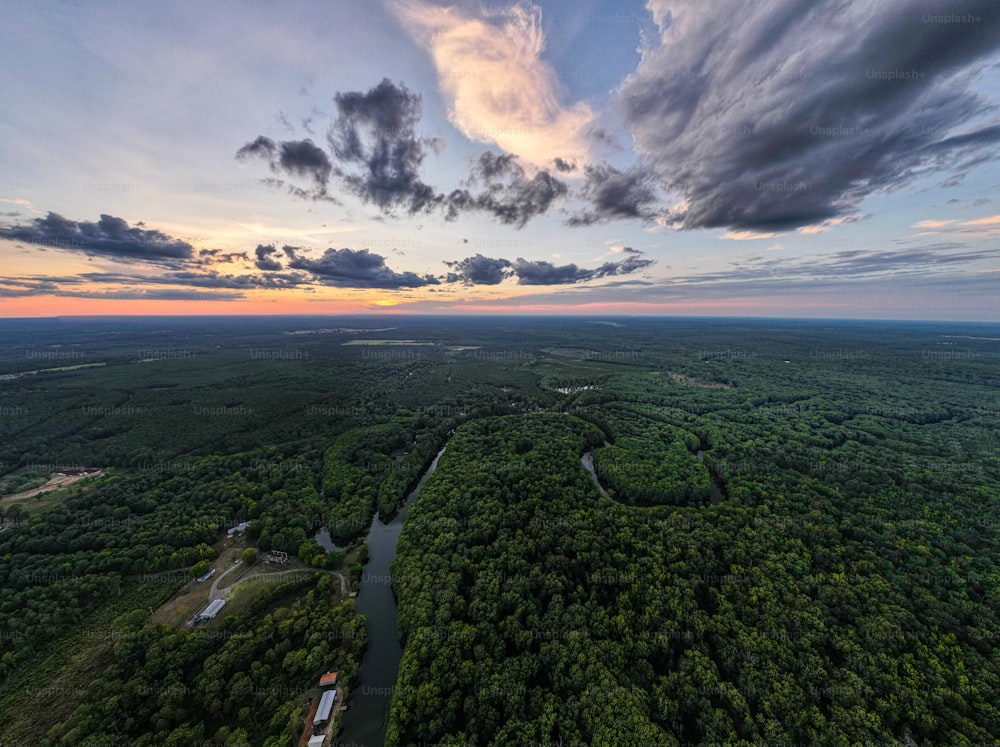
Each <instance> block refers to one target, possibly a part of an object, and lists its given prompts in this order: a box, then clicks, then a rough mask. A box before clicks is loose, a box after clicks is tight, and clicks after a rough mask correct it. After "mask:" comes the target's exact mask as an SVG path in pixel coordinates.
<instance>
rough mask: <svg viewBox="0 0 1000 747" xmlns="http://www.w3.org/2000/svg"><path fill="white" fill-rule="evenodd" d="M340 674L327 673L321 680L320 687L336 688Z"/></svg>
mask: <svg viewBox="0 0 1000 747" xmlns="http://www.w3.org/2000/svg"><path fill="white" fill-rule="evenodd" d="M337 675H338V672H327V673H326V674H324V675H323V676H322V677H320V678H319V686H320V687H336V686H337Z"/></svg>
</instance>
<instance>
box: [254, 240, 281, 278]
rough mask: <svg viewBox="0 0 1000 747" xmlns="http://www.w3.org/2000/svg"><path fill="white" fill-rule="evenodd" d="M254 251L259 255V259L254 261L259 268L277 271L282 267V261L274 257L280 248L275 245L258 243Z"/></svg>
mask: <svg viewBox="0 0 1000 747" xmlns="http://www.w3.org/2000/svg"><path fill="white" fill-rule="evenodd" d="M254 253H255V254H256V255H257V260H256V261H255V262H254V265H255V266H256V267H257V269H258V270H266V271H269V272H276V271H278V270H280V269H282V267H281V262H279V261H278V260H276V259H274V258H273V257H272V255H274V254H277V253H278V249H277V248H276V247H275V246H274V245H272V244H258V245H257V248H256V249H255V250H254Z"/></svg>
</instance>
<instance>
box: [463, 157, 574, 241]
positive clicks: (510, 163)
mask: <svg viewBox="0 0 1000 747" xmlns="http://www.w3.org/2000/svg"><path fill="white" fill-rule="evenodd" d="M467 184H468V185H482V186H483V188H484V190H485V191H483V192H481V193H479V194H476V195H473V194H472V193H470V192H469V191H468V190H467V189H461V190H455V191H454V192H452V193H451V194H450V195H448V197H447V198H446V200H445V202H446V205H447V214H446V216H445V217H446V220H454V219H455V218H456V217H457V216H458V214H459V213H460V212H463V211H468V210H480V211H485V212H488V213H491V214H492V215H493V217H495V218H496V219H497V220H498V221H499V222H500V223H503V224H506V225H513V226H516V227H518V228H523V227H524V225H525V224H526V223H527V222H528V221H529V220H531V219H532V218H533V217H535V216H537V215H543V214H545V213H546V212H547V211H548V209H549V208H550V207H551V206H552V203H553V202H555V201H556V200H558V199H560V198H562V197H564V196H565V195H566V194H567V192H568V191H569V189H568V188H567V186H566V185H565V184H564V183H563V182H561V181H559V180H558V179H556V178H555V177H553V176H552V175H551V174H550V173H549V172H547V171H539V172H538V173H536V174H535V175H534V176H533V177H531V178H530V179H529V178H528V177H527V175H526V174H525V172H524V169H523V168H521V166H520V165H519V164H518V163H517V161H516V160H515V158H514V156H512V155H511V154H509V153H508V154H504V155H497V154H494V153H490V152H489V151H487V152H485V153H483V154H481V155H480V156H479V158H478V159H476V161H475V162H474V163H473V166H472V169H471V172H470V176H469V180H468V182H467Z"/></svg>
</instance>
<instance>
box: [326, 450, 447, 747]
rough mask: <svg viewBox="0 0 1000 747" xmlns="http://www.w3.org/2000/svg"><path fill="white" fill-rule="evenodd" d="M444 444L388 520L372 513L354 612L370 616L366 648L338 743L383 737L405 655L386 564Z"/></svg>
mask: <svg viewBox="0 0 1000 747" xmlns="http://www.w3.org/2000/svg"><path fill="white" fill-rule="evenodd" d="M445 448H447V447H444V448H442V449H441V451H439V452H438V453H437V456H435V457H434V461H433V462H431V465H430V467H428V468H427V471H426V472H424V474H423V477H421V478H420V482H418V483H417V487H415V488H414V489H413V492H411V493H410V495H409V496H408V497H407V499H406V502H405V503H404V504H403V508H402V509H401V510H400V512H399V513H398V514H396V516H395V517H394V518H393V519H392V520H391V521H390V522H389V523H388V524H384V523H382V520H381V519H380V518H379V517H378V515H377V514H376V516H375V518H374V519H372V526H371V529H369V530H368V537H367V543H368V562H367V563H366V564H365V567H364V571H363V572H362V574H361V586H360V589H359V590H358V596H357V599H355V600H354V609H355V611H356V612H358V613H360V614H362V615H364V616H365V617H367V618H368V647H367V649H366V650H365V655H364V658H363V659H362V660H361V669H360V670H359V672H358V674H359V678H358V686H357V687H356V688H355V690H354V692H353V693H352V694H351V699H350V708H349V709H348V710H347V712H346V713H344V715H343V721H342V725H343V734H342V736H341V737H340V738H339V739H338V740H337V743H338V744H342V745H363V746H364V747H382V745H383V744H384V742H385V728H386V725H387V724H388V721H389V705H390V703H391V702H392V692H393V690H394V688H395V686H396V678H397V677H398V676H399V662H400V661H401V660H402V658H403V648H402V646H400V644H399V616H398V613H397V611H396V600H395V599H393V596H392V586H391V585H390V574H389V567H390V565H391V564H392V561H393V559H394V558H395V557H396V542H397V540H399V533H400V531H402V529H403V522H404V521H406V514H407V513H408V512H409V507H410V504H411V503H413V500H414V499H415V498H416V497H417V496H418V495H419V494H420V490H421V489H422V488H423V487H424V483H425V482H427V478H428V477H430V476H431V475H432V474H434V470H436V469H437V465H438V460H439V459H440V458H441V455H442V454H443V453H444V450H445Z"/></svg>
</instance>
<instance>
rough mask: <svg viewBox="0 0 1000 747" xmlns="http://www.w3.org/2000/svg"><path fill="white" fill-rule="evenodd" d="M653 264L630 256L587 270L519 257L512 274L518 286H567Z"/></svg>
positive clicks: (625, 272)
mask: <svg viewBox="0 0 1000 747" xmlns="http://www.w3.org/2000/svg"><path fill="white" fill-rule="evenodd" d="M655 262H656V260H652V259H640V258H639V257H636V256H632V257H628V258H626V259H623V260H621V261H619V262H605V263H604V264H603V265H601V266H600V267H597V268H595V269H592V270H588V269H584V268H580V267H577V266H576V265H575V264H568V265H562V266H557V265H553V264H552V263H551V262H542V261H537V262H529V261H528V260H526V259H521V258H520V257H519V258H518V259H517V260H516V261H515V262H514V274H515V275H517V282H518V284H519V285H567V284H571V283H581V282H586V281H587V280H595V279H597V278H603V277H608V276H610V275H628V274H630V273H633V272H638V271H639V270H642V269H645V268H647V267H649V266H651V265H653V264H655Z"/></svg>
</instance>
